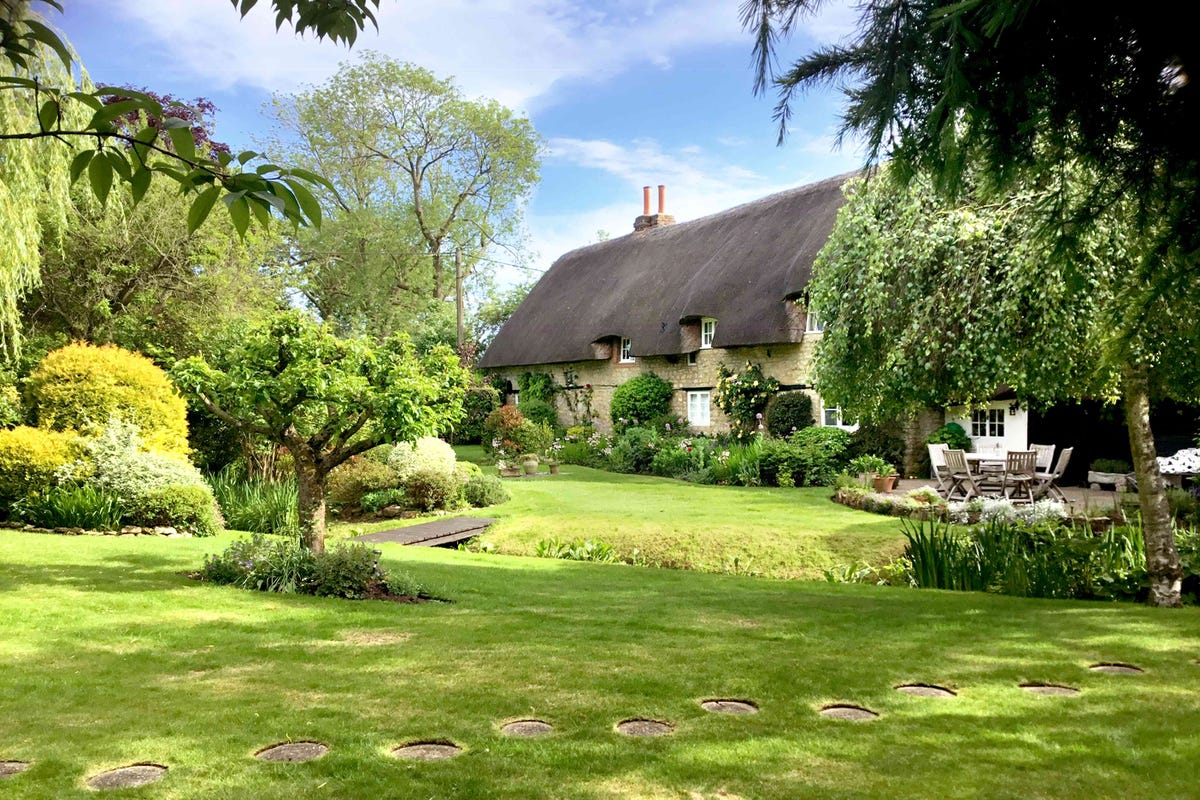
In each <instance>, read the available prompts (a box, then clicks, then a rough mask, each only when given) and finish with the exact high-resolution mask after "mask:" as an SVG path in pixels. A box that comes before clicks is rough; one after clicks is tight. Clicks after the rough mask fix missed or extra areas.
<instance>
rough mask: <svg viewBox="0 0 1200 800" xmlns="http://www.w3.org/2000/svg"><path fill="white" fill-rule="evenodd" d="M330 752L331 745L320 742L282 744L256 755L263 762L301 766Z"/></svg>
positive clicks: (266, 748) (260, 751)
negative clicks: (300, 764)
mask: <svg viewBox="0 0 1200 800" xmlns="http://www.w3.org/2000/svg"><path fill="white" fill-rule="evenodd" d="M328 752H329V745H325V744H321V743H320V742H280V743H279V744H273V745H271V746H270V747H264V748H263V749H262V750H259V751H258V752H257V753H255V754H254V757H255V758H257V759H260V760H262V761H277V762H283V763H287V764H299V763H302V762H304V761H313V760H314V759H318V758H320V757H321V756H323V755H325V754H326V753H328Z"/></svg>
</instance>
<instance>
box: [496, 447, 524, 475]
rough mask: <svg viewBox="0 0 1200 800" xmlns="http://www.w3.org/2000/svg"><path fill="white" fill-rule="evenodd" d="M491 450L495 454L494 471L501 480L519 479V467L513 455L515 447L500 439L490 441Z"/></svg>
mask: <svg viewBox="0 0 1200 800" xmlns="http://www.w3.org/2000/svg"><path fill="white" fill-rule="evenodd" d="M492 449H493V450H494V451H495V453H496V469H497V470H499V472H500V477H501V478H519V477H521V467H520V466H519V465H518V461H517V459H516V457H515V456H514V455H513V454H514V452H515V449H516V445H515V443H513V442H510V441H508V440H507V439H506V440H503V441H502V440H500V439H493V440H492Z"/></svg>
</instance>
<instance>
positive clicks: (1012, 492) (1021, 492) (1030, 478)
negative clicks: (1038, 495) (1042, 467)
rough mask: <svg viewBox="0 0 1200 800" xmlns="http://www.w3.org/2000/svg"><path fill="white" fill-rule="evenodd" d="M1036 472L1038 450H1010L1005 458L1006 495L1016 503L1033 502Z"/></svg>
mask: <svg viewBox="0 0 1200 800" xmlns="http://www.w3.org/2000/svg"><path fill="white" fill-rule="evenodd" d="M1036 473H1037V451H1035V450H1010V451H1008V456H1007V457H1006V458H1005V460H1004V496H1005V497H1007V498H1008V499H1009V500H1011V501H1012V502H1014V503H1032V502H1033V488H1034V483H1035V482H1036V481H1037V477H1036Z"/></svg>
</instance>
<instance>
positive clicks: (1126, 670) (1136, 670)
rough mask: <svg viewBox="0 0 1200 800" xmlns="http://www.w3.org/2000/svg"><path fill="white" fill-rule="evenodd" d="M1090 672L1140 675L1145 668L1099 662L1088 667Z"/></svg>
mask: <svg viewBox="0 0 1200 800" xmlns="http://www.w3.org/2000/svg"><path fill="white" fill-rule="evenodd" d="M1088 669H1090V670H1091V671H1092V672H1104V673H1106V674H1108V675H1141V674H1142V673H1143V672H1145V671H1146V670H1144V669H1142V668H1141V667H1135V666H1134V665H1133V664H1121V663H1100V664H1092V665H1091V666H1090V667H1088Z"/></svg>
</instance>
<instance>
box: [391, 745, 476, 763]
mask: <svg viewBox="0 0 1200 800" xmlns="http://www.w3.org/2000/svg"><path fill="white" fill-rule="evenodd" d="M460 753H462V748H461V747H459V746H458V745H456V744H454V743H453V742H445V741H439V742H410V743H409V744H404V745H401V746H399V747H396V748H393V749H392V756H393V757H395V758H404V759H408V760H410V761H445V760H446V759H448V758H454V757H455V756H457V755H459V754H460Z"/></svg>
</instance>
